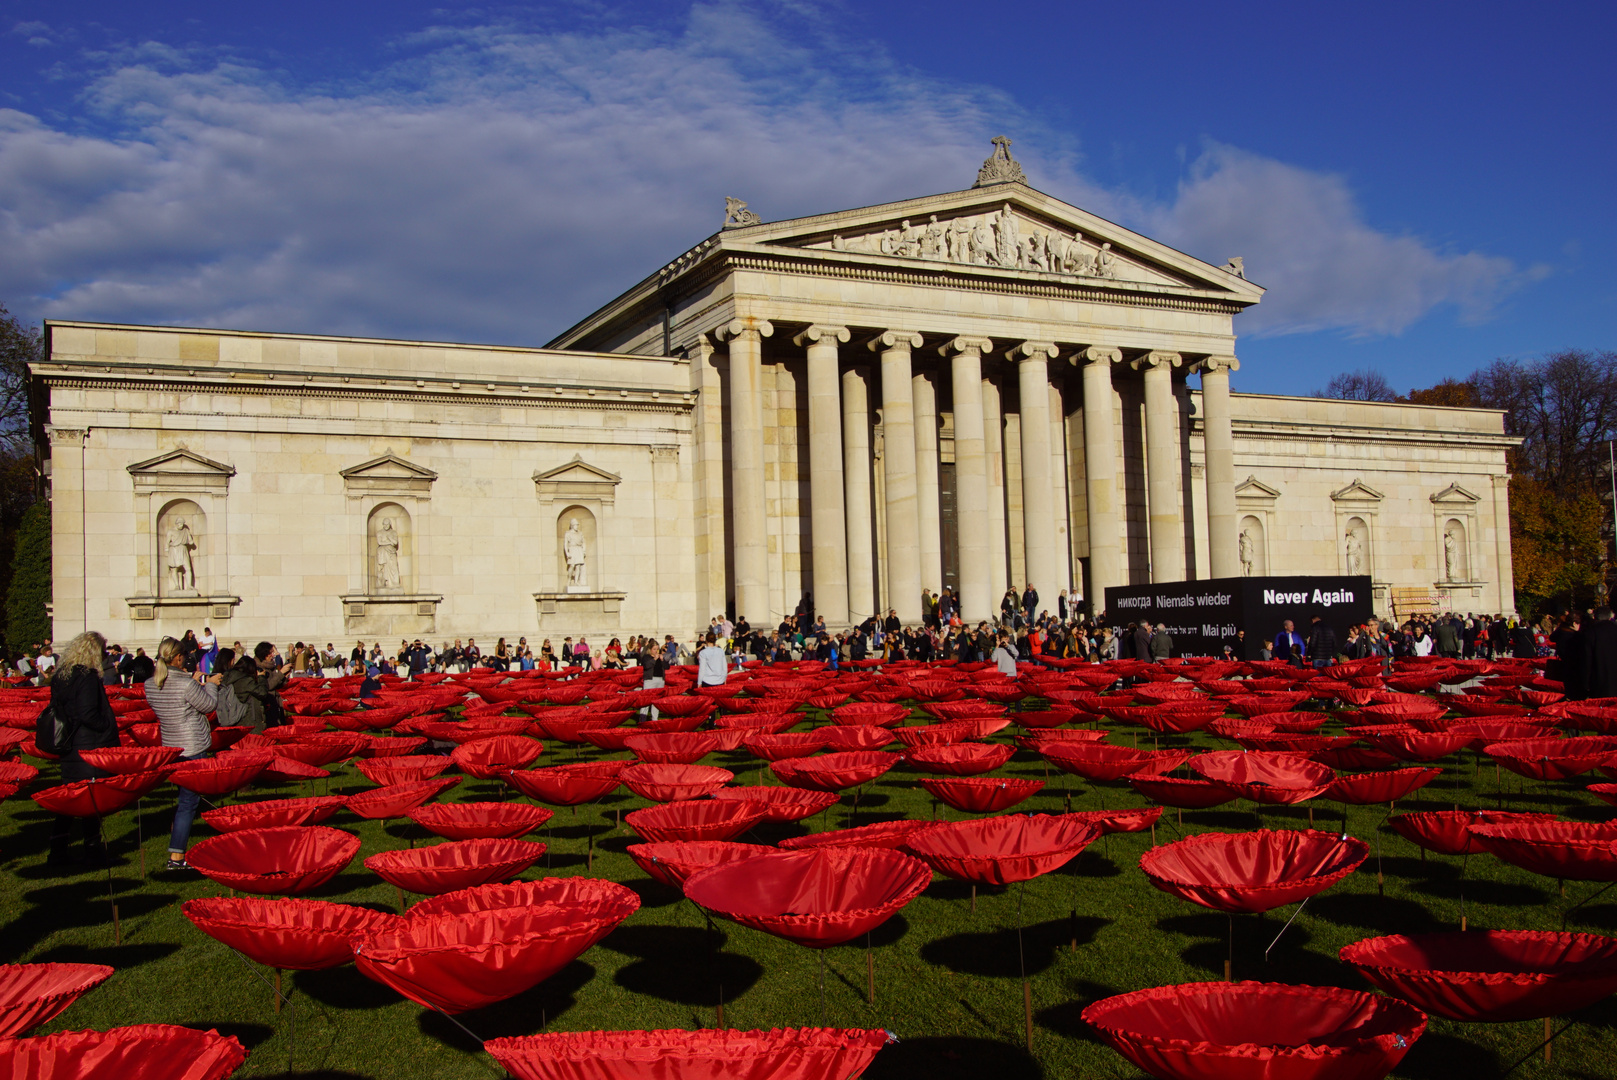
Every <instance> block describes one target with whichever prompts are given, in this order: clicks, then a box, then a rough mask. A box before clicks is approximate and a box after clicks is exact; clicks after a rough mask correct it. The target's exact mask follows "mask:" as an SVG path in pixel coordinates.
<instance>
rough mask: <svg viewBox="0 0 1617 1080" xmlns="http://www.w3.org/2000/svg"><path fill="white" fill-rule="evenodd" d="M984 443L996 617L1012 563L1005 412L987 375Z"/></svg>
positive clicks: (992, 597) (990, 572)
mask: <svg viewBox="0 0 1617 1080" xmlns="http://www.w3.org/2000/svg"><path fill="white" fill-rule="evenodd" d="M983 443H984V445H985V446H986V447H987V448H988V596H989V599H990V603H992V605H993V609H992V610H993V612H994V614H995V616H996V617H997V616H998V614H999V598H1000V597H1002V596H1004V595H1005V587H1006V581H1005V575H1006V574H1007V573H1008V572H1009V570H1008V569H1007V566H1008V564H1009V562H1010V560H1009V558H1007V553H1006V551H1005V548H1006V545H1007V543H1008V540H1007V537H1008V536H1009V532H1008V531H1007V530H1006V528H1005V412H1004V410H1003V409H1002V408H1001V407H1000V400H999V384H998V383H996V382H995V381H994V380H993V379H987V378H985V379H984V380H983Z"/></svg>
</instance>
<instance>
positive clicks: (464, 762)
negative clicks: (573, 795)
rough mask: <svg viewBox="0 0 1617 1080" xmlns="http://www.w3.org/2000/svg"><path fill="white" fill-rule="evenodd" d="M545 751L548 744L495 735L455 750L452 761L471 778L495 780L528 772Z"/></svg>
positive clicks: (522, 737)
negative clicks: (518, 771)
mask: <svg viewBox="0 0 1617 1080" xmlns="http://www.w3.org/2000/svg"><path fill="white" fill-rule="evenodd" d="M544 749H545V744H544V743H542V742H540V741H539V740H538V739H529V738H527V737H525V736H522V735H495V736H494V737H492V738H488V739H478V740H476V741H475V742H469V743H462V744H461V745H459V746H457V747H455V749H454V751H453V752H452V753H451V754H450V755H449V758H450V760H451V761H453V762H454V763H455V765H456V766H457V767H458V768H459V769H460V771H461V772H463V773H465V774H467V775H468V776H475V777H477V779H479V780H494V779H497V778H498V777H501V776H504V775H505V774H506V773H508V772H514V771H516V770H518V769H526V768H527V767H528V766H529V765H532V764H533V763H534V762H535V761H538V760H539V755H540V754H542V753H543V752H544Z"/></svg>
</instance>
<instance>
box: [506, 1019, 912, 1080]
mask: <svg viewBox="0 0 1617 1080" xmlns="http://www.w3.org/2000/svg"><path fill="white" fill-rule="evenodd" d="M889 1041H891V1038H890V1036H889V1035H888V1034H887V1032H885V1031H849V1030H836V1029H832V1028H796V1029H793V1028H785V1029H781V1028H776V1029H774V1030H772V1031H711V1030H709V1031H574V1032H564V1033H557V1034H545V1035H526V1036H518V1037H513V1038H505V1039H490V1040H489V1041H488V1042H485V1043H484V1044H483V1048H484V1049H485V1050H487V1051H488V1052H489V1054H490V1056H492V1057H493V1058H494V1060H495V1061H498V1062H499V1063H500V1064H501V1065H502V1066H504V1068H505V1070H506V1071H507V1072H508V1073H510V1074H511V1075H512V1076H514V1077H516V1078H517V1080H759V1078H762V1077H770V1078H773V1080H857V1077H859V1076H860V1075H861V1074H863V1073H864V1071H865V1069H866V1068H868V1067H869V1065H870V1062H871V1060H872V1059H873V1058H874V1057H875V1056H876V1052H877V1051H878V1050H880V1049H881V1048H882V1047H883V1046H885V1045H886V1044H887V1043H888V1042H889Z"/></svg>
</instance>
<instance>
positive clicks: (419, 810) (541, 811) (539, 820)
mask: <svg viewBox="0 0 1617 1080" xmlns="http://www.w3.org/2000/svg"><path fill="white" fill-rule="evenodd" d="M553 814H555V811H554V810H549V809H547V808H545V807H543V806H529V805H528V804H527V803H517V802H461V803H433V804H430V805H427V806H418V807H416V808H415V809H413V810H410V811H409V812H408V813H407V814H406V815H405V816H406V817H408V818H409V819H410V820H411V821H413V822H415V823H416V824H417V825H420V826H421V827H422V828H423V829H426V830H427V831H428V832H430V833H434V834H436V835H438V836H443V837H447V838H448V839H450V840H515V839H516V838H517V837H519V836H526V835H527V834H528V833H530V832H532V831H533V830H535V829H537V828H538V827H539V826H541V825H543V824H544V823H545V822H547V821H549V820H550V818H551V816H552V815H553Z"/></svg>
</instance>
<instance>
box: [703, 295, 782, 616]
mask: <svg viewBox="0 0 1617 1080" xmlns="http://www.w3.org/2000/svg"><path fill="white" fill-rule="evenodd" d="M774 332H775V328H774V327H773V326H772V325H770V323H769V321H768V320H767V319H758V318H752V317H748V318H741V319H732V320H731V321H730V322H729V323H728V324H726V325H724V326H721V327H719V329H718V331H717V335H718V338H719V340H720V341H727V342H729V343H730V524H731V531H732V534H733V536H732V541H733V546H734V549H735V586H736V614H737V615H738V616H740V615H745V616H746V617H747V621H748V622H751V623H753V624H755V625H757V626H768V625H769V614H770V613H769V540H768V536H767V534H766V529H767V524H766V518H765V513H766V510H765V507H766V503H765V500H764V402H763V388H762V370H761V369H762V361H763V339H764V338H766V337H768V336H769V335H771V334H773V333H774Z"/></svg>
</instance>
